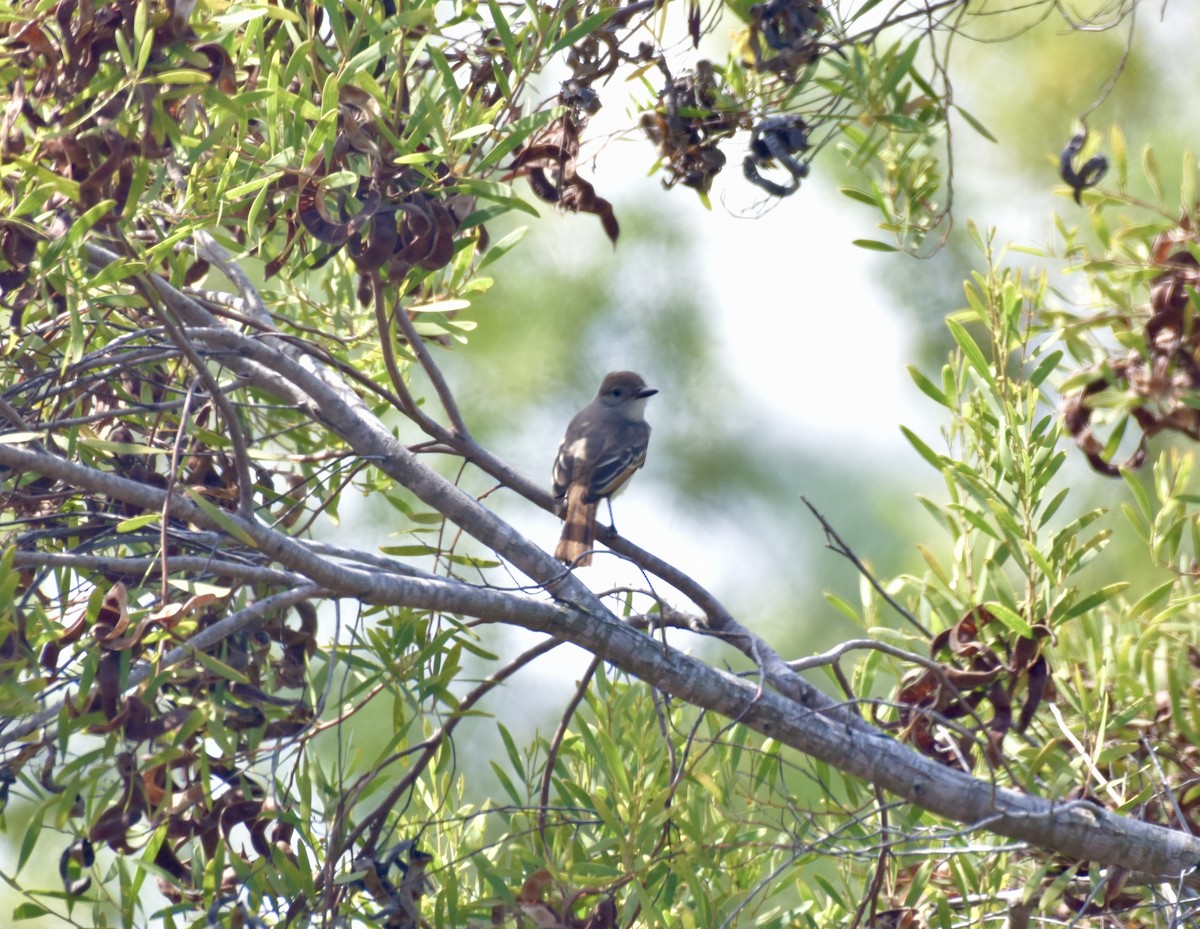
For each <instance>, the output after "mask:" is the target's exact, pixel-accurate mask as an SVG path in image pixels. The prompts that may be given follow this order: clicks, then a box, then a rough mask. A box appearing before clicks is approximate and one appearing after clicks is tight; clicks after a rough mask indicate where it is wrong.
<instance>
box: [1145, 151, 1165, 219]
mask: <svg viewBox="0 0 1200 929" xmlns="http://www.w3.org/2000/svg"><path fill="white" fill-rule="evenodd" d="M1142 170H1143V171H1145V172H1146V180H1147V182H1149V184H1150V189H1151V190H1153V191H1154V196H1155V198H1156V199H1157V200H1158V203H1159V206H1162V205H1163V186H1162V178H1161V177H1160V176H1159V173H1158V159H1156V158H1155V157H1154V149H1152V148H1151V147H1150V146H1149V145H1147V146H1146V147H1145V148H1144V149H1142Z"/></svg>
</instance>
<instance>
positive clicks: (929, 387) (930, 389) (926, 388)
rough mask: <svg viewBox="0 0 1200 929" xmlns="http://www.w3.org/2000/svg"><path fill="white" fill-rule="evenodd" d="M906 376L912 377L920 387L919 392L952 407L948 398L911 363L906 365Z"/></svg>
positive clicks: (947, 406)
mask: <svg viewBox="0 0 1200 929" xmlns="http://www.w3.org/2000/svg"><path fill="white" fill-rule="evenodd" d="M908 376H909V377H911V378H912V379H913V383H914V384H916V385H917V387H918V388H920V390H921V393H923V394H925V396H927V397H929V398H930V399H931V400H935V401H936V402H938V403H940V404H941V405H942V406H944V407H946V408H948V409H954V407H952V406H951V405H950V400H949V399H948V398H947V397H946V395H945V394H944V393H942V392H941V391H940V390H938V388H937V387H936V386H935V385H934V383H933V381H931V380H930V379H929V378H927V377H926V376H925V375H924V374H922V373H921V372H920V371H919V370H918V369H917V368H916V367H914V366H913V365H909V366H908Z"/></svg>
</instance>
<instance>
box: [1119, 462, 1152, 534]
mask: <svg viewBox="0 0 1200 929" xmlns="http://www.w3.org/2000/svg"><path fill="white" fill-rule="evenodd" d="M1121 479H1122V480H1123V481H1125V485H1126V486H1127V487H1128V488H1129V492H1130V493H1131V494H1133V500H1134V502H1135V503H1136V504H1137V508H1138V513H1139V514H1140V515H1141V517H1142V519H1143V520H1144V521H1145V524H1146V525H1147V526H1149V525H1153V523H1154V510H1153V509H1152V508H1151V506H1150V495H1149V494H1148V493H1147V492H1146V488H1145V487H1144V486H1142V482H1141V481H1140V480H1138V477H1137V475H1136V474H1134V473H1133V472H1132V471H1130V470H1129V469H1128V468H1122V469H1121Z"/></svg>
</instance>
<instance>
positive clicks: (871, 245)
mask: <svg viewBox="0 0 1200 929" xmlns="http://www.w3.org/2000/svg"><path fill="white" fill-rule="evenodd" d="M850 244H851V245H857V246H858V247H859V248H865V249H866V250H867V251H869V252H898V251H900V249H898V248H896V246H894V245H889V244H888V243H887V242H880V241H878V240H877V239H855V240H854V241H853V242H851V243H850Z"/></svg>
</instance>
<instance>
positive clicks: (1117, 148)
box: [1108, 124, 1129, 192]
mask: <svg viewBox="0 0 1200 929" xmlns="http://www.w3.org/2000/svg"><path fill="white" fill-rule="evenodd" d="M1108 147H1109V151H1111V152H1112V160H1113V164H1114V165H1116V168H1117V190H1119V191H1122V192H1124V190H1125V186H1126V184H1127V183H1128V181H1129V146H1128V145H1126V143H1125V133H1123V132H1122V131H1121V127H1120V126H1118V125H1115V124H1114V125H1113V127H1112V129H1111V130H1109V133H1108Z"/></svg>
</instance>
